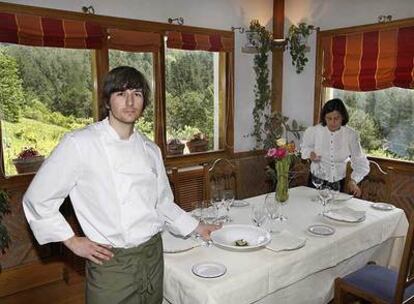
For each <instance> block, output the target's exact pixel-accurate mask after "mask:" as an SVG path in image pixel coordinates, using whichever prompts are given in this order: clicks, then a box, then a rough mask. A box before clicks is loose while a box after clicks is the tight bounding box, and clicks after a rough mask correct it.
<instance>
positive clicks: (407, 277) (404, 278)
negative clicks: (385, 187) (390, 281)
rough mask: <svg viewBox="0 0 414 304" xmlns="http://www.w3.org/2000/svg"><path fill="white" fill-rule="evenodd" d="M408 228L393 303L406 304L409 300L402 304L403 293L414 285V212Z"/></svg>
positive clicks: (410, 217)
mask: <svg viewBox="0 0 414 304" xmlns="http://www.w3.org/2000/svg"><path fill="white" fill-rule="evenodd" d="M409 222H410V226H409V227H408V232H407V236H406V238H405V245H404V252H403V256H402V259H401V264H400V270H399V272H398V281H397V288H396V291H395V295H394V303H407V302H408V301H409V300H410V299H411V300H412V298H414V296H413V297H412V298H410V299H406V300H405V301H404V302H403V298H404V291H405V290H406V289H407V288H408V287H409V286H411V285H413V284H414V275H413V269H414V267H413V266H414V265H413V264H414V260H413V257H414V255H413V250H414V212H413V213H411V216H409Z"/></svg>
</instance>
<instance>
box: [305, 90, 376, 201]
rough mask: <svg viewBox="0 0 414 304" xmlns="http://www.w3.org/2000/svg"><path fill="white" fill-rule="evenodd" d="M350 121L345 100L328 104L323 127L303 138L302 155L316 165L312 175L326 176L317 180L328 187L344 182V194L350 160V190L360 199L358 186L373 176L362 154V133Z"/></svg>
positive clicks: (317, 127)
mask: <svg viewBox="0 0 414 304" xmlns="http://www.w3.org/2000/svg"><path fill="white" fill-rule="evenodd" d="M348 121H349V114H348V111H347V110H346V107H345V105H344V103H343V102H342V100H341V99H338V98H335V99H331V100H329V101H328V102H326V103H325V105H324V106H323V108H322V111H321V115H320V123H319V124H318V125H316V126H312V127H309V128H308V129H307V130H306V131H305V133H304V135H303V141H302V144H301V153H302V158H303V159H310V160H311V161H312V163H311V174H313V175H317V173H316V172H324V176H317V177H319V178H322V179H324V180H325V181H326V182H327V183H333V182H340V185H341V189H340V190H341V191H343V190H344V189H343V188H344V184H345V176H346V164H347V162H348V161H349V160H350V161H351V167H352V169H353V171H352V174H351V182H350V184H349V185H350V190H351V192H352V193H353V194H354V195H355V196H360V195H361V189H360V188H359V186H358V183H359V182H360V181H361V180H362V179H363V178H364V177H365V176H366V175H367V174H368V173H369V162H368V159H367V157H366V155H365V154H364V152H363V151H362V148H361V145H360V142H359V135H358V133H357V132H356V131H355V130H353V129H351V128H350V127H348V126H346V124H347V123H348ZM318 169H321V170H318ZM310 180H311V178H310ZM310 185H311V183H310Z"/></svg>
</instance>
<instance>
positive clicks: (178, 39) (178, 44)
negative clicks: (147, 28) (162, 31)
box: [167, 32, 233, 52]
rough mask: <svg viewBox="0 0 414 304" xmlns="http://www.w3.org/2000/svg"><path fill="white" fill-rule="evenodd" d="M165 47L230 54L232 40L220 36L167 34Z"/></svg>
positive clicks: (182, 33) (181, 33)
mask: <svg viewBox="0 0 414 304" xmlns="http://www.w3.org/2000/svg"><path fill="white" fill-rule="evenodd" d="M167 36H168V38H167V47H169V48H173V49H181V50H199V51H210V52H231V51H232V50H233V40H232V39H231V38H229V37H224V36H221V35H220V34H212V35H207V34H194V33H184V32H168V35H167Z"/></svg>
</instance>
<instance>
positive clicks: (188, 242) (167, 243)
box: [161, 230, 201, 253]
mask: <svg viewBox="0 0 414 304" xmlns="http://www.w3.org/2000/svg"><path fill="white" fill-rule="evenodd" d="M161 237H162V244H163V247H164V252H166V253H175V252H181V251H186V250H189V249H192V248H194V247H197V246H200V245H201V243H200V242H198V241H196V240H194V239H193V238H191V237H187V238H182V237H179V236H176V235H173V234H171V233H170V232H169V231H168V230H164V231H163V232H162V234H161Z"/></svg>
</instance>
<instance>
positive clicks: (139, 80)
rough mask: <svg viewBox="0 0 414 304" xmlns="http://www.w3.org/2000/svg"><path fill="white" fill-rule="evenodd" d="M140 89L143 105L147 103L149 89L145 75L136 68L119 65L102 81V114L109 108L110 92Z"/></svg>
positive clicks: (105, 113)
mask: <svg viewBox="0 0 414 304" xmlns="http://www.w3.org/2000/svg"><path fill="white" fill-rule="evenodd" d="M134 89H135V90H141V91H142V95H143V97H144V106H143V109H142V111H144V110H145V107H146V106H147V105H148V104H149V97H150V94H151V89H150V86H149V84H148V81H147V79H145V76H144V75H143V74H142V73H141V72H140V71H138V70H137V69H135V68H133V67H129V66H119V67H116V68H114V69H112V70H111V71H109V73H108V74H106V76H105V78H104V82H103V89H102V101H103V105H104V109H103V110H104V112H103V114H104V116H105V117H106V116H108V114H109V109H110V103H109V101H110V98H111V95H112V93H114V92H120V91H125V90H134Z"/></svg>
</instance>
